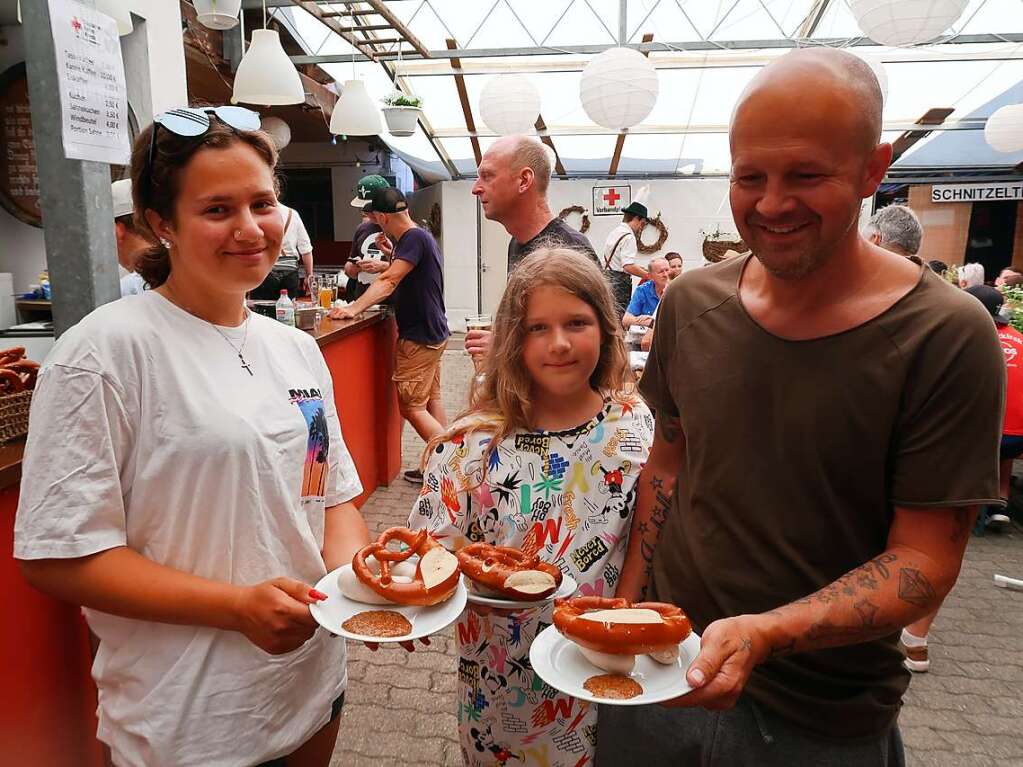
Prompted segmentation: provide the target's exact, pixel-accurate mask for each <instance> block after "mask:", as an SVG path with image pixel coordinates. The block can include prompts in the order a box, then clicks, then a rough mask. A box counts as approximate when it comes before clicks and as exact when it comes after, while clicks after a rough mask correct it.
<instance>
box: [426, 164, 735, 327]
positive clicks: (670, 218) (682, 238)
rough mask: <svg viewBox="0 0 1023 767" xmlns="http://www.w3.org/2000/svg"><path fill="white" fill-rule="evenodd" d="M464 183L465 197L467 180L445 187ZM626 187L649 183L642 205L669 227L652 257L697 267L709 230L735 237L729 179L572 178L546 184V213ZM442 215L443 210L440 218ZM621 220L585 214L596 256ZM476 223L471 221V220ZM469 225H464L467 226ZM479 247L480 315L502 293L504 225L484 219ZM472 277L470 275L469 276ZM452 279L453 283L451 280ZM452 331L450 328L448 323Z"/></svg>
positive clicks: (650, 235)
mask: <svg viewBox="0 0 1023 767" xmlns="http://www.w3.org/2000/svg"><path fill="white" fill-rule="evenodd" d="M456 183H457V184H468V186H466V188H465V194H467V195H468V194H469V189H470V188H471V183H470V182H445V184H444V186H445V187H448V186H454V185H455V184H456ZM625 183H628V184H630V185H631V186H632V195H633V198H635V196H636V194H637V192H638V191H639V189H640V188H641V187H642V186H644V185H649V187H650V196H649V199H648V201H647V203H648V204H647V207H648V209H649V210H650V214H651V215H652V216H655V215H657V212H658V211H660V213H661V220H662V221H664V223H665V225H666V226H667V227H668V239H667V241H666V242H665V244H664V246H663V247H662V248H661V250H659V251H658V252H657V253H656V254H654V255H660V256H663V255H664V254H666V253H668V252H669V251H673V250H674V251H677V252H679V253H681V254H682V258H683V261H684V263H685V268H686V269H693V268H697V267H699V266H702V265H703V264H704V263H705V262H704V258H703V240H704V237H705V236H706V233H709V232H713V231H714V230H715V229H716V228H720V231H721V232H727V233H735V231H736V229H735V225H734V224H733V222H732V212H731V209H730V208H729V206H728V180H727V179H724V178H721V179H717V178H708V179H658V180H651V181H642V182H636V181H633V182H615V181H604V180H594V179H572V180H558V179H555V180H553V181H552V182H551V186H550V189H549V190H548V195H547V196H548V200H549V202H550V206H551V212H552V213H553V214H554V215H557V214H558V212H559V211H561V210H562V209H564V208H567V207H569V206H572V205H582V206H583V207H585V208H586V209H587V210H591V209H592V207H593V206H592V197H593V187H594V186H604V185H608V184H616V185H618V186H622V185H624V184H625ZM444 202H445V206H446V205H447V203H448V196H447V195H445V198H444ZM446 213H447V211H446V210H445V217H446ZM620 221H621V216H593V215H590V228H589V230H588V231H587V232H586V237H587V238H588V239H589V240H590V243H591V244H592V245H593V249H594V250H595V251H596V252H597V254H598V255H600V254H601V252H602V251H603V249H604V242H605V240H606V239H607V237H608V235H609V234H610V232H611V230H612V229H614V227H615V226H617V225H618V223H619V222H620ZM569 223H570V224H571V225H572V226H575V227H578V226H580V225H581V219H580V217H579V216H578V215H573V216H571V217H570V218H569ZM473 225H475V221H473ZM467 226H468V224H467ZM481 231H482V234H481V245H482V251H483V263H484V266H485V272H484V281H483V311H485V312H493V311H494V310H495V309H496V308H497V304H498V302H499V301H500V298H501V294H502V293H503V292H504V285H505V282H506V280H507V276H508V275H507V264H508V260H507V259H508V241H509V239H510V237H509V236H508V233H507V232H506V231H505V230H504V227H503V226H501V225H500V224H498V223H496V222H494V221H488V220H486V219H485V218H484V219H483V221H482V226H481ZM656 235H657V232H656V230H655V229H653V228H652V227H648V228H647V229H646V231H645V232H644V233H643V240H644V242H648V243H652V242H653V241H654V240H655V239H656ZM465 239H470V240H472V241H473V244H475V237H474V233H473V232H472V231H469V230H468V229H466V230H465V231H464V232H462V233H461V234H460V235H459V237H458V240H459V241H464V240H465ZM457 279H458V281H459V283H460V284H459V289H460V290H466V291H468V290H469V288H470V286H469V285H468V284H465V277H464V276H462V275H458V276H457ZM473 279H475V274H474V275H473ZM454 281H455V280H452V282H454ZM452 326H453V327H454V324H453V325H452Z"/></svg>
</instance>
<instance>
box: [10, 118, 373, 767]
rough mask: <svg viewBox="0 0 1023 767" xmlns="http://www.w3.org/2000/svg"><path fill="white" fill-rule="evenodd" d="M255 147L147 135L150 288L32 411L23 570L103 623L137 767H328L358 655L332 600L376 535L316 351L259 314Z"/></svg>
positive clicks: (104, 670)
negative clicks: (332, 590) (325, 588)
mask: <svg viewBox="0 0 1023 767" xmlns="http://www.w3.org/2000/svg"><path fill="white" fill-rule="evenodd" d="M258 126H259V118H258V115H256V114H255V113H253V112H250V111H249V110H246V109H241V108H238V107H218V108H217V109H215V110H214V109H204V110H184V109H181V110H174V111H173V112H170V113H167V114H164V115H160V116H158V117H157V118H156V123H155V124H154V125H153V126H150V127H149V128H147V129H146V130H145V131H143V132H142V134H141V135H140V136H139V137H138V139H137V141H136V142H135V147H134V151H133V154H132V180H133V189H134V197H135V211H136V218H137V219H138V220H139V221H140V223H142V224H143V226H144V228H146V229H147V230H149V231H150V232H151V233H152V235H153V236H154V238H155V239H156V240H157V241H158V245H157V246H155V247H154V248H152V249H151V250H149V251H147V252H146V253H145V254H144V255H143V257H142V258H141V259H140V261H139V265H138V270H139V272H140V273H141V274H142V276H143V277H144V278H145V279H146V281H147V282H148V283H149V284H150V285H151V286H152V288H153V289H152V290H149V291H146V292H145V293H143V294H142V295H138V296H130V297H128V298H125V299H122V300H120V301H116V302H114V303H111V304H107V305H106V306H102V307H100V308H99V309H96V310H95V311H94V312H92V313H91V314H90V315H89V316H87V317H86V318H85V319H83V320H82V321H81V322H80V323H79V324H78V325H76V326H75V327H74V328H72V329H70V330H69V331H68V332H67V333H65V334H64V335H63V336H62V337H61V339H60V340H59V341H58V343H57V345H56V346H55V347H54V349H53V351H52V353H51V355H50V357H49V358H48V359H47V360H46V363H45V364H44V365H43V368H42V371H41V372H40V375H39V383H38V386H37V389H36V394H35V397H34V402H33V411H32V425H31V428H30V432H29V437H28V444H27V446H26V449H25V460H24V467H23V482H22V493H21V502H20V506H19V508H18V517H17V523H16V528H15V556H16V557H17V558H18V559H20V560H21V566H22V571H23V572H24V574H25V576H26V577H27V578H28V580H29V581H30V582H32V583H33V584H34V585H35V586H36V587H38V588H39V589H41V590H43V591H45V592H47V593H49V594H52V595H54V596H57V597H59V598H61V599H65V600H67V601H70V602H74V603H77V604H81V605H83V606H85V607H86V608H87V611H86V614H87V618H88V621H89V625H90V627H91V628H92V630H93V631H94V632H95V634H96V635H97V636H98V637H99V640H100V643H99V649H98V651H97V653H96V658H95V663H94V665H93V676H94V678H95V680H96V684H97V686H98V688H99V737H100V739H101V740H103V741H104V742H106V743H107V744H108V745H109V746H110V748H111V752H112V755H113V760H114V763H115V764H117V765H119V767H120V766H123V765H131V766H135V765H145V767H161V766H162V765H174V766H175V767H179V766H183V765H237V766H238V767H252V765H261V764H268V765H283V764H285V763H286V764H287V766H288V767H307V766H308V767H325V766H326V765H327V764H328V762H329V760H330V755H331V752H332V750H333V746H334V740H335V738H336V736H337V727H338V714H339V711H340V705H341V701H342V699H343V691H344V686H345V650H344V643H343V642H342V641H341V640H338V639H336V638H333V637H331V636H330V635H328V634H327V633H326V632H324V631H317V630H316V623H315V622H314V621H313V619H312V617H311V615H310V612H309V604H311V603H312V602H314V601H316V600H318V599H322V598H323V595H322V594H320V593H319V592H317V591H316V590H315V589H313V587H312V585H311V584H315V583H316V582H317V580H318V579H319V578H321V577H322V576H323V575H324V574H325V573H326V572H327V571H328V570H330V569H332V568H334V567H337V566H339V565H341V564H343V563H345V562H348V561H350V560H351V557H352V555H353V554H354V552H355V551H356V550H357V549H358V548H360V547H361V546H363V545H364V544H365V543H367V542H368V538H369V535H368V531H367V529H366V525H365V523H364V521H363V520H362V517H361V516H360V514H359V512H358V510H357V509H356V508H355V506H354V505H353V504H352V503H351V500H352V499H353V498H354V497H355V496H357V495H358V494H359V493H360V492H361V490H362V488H361V485H360V484H359V478H358V475H357V474H356V471H355V467H354V465H353V463H352V460H351V457H350V456H349V454H348V450H347V448H346V447H345V444H344V441H343V439H342V437H341V430H340V425H339V422H338V418H337V414H336V412H335V409H334V397H333V388H332V385H331V379H330V374H329V372H328V370H327V367H326V364H325V363H324V361H323V357H322V356H321V354H320V351H319V349H318V348H317V346H316V344H315V342H314V341H313V340H312V339H311V338H310V337H309V336H307V335H306V334H304V333H302V332H301V331H297V330H295V329H294V328H289V327H286V326H284V325H281V324H279V323H277V322H275V321H274V320H271V319H269V318H266V317H261V316H259V315H254V314H252V313H250V312H248V311H247V310H246V308H245V304H244V298H245V293H246V291H248V290H250V289H252V288H253V287H255V286H256V285H259V284H260V283H261V282H262V281H263V279H264V278H265V277H266V275H267V273H268V272H269V271H270V267H271V266H272V265H273V263H274V260H275V259H276V257H277V254H278V251H279V249H280V242H281V237H282V232H283V229H284V221H283V218H282V217H281V215H280V211H279V210H278V208H277V194H276V192H277V186H276V180H275V175H274V166H275V164H276V159H277V158H276V152H275V151H274V148H273V144H272V143H271V142H270V140H269V138H268V137H267V136H266V135H265V134H263V133H261V132H259V131H258ZM285 758H286V762H285V761H284V759H285Z"/></svg>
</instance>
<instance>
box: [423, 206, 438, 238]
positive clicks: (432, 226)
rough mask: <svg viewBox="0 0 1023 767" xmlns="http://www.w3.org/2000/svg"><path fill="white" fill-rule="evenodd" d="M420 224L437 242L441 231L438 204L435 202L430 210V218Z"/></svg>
mask: <svg viewBox="0 0 1023 767" xmlns="http://www.w3.org/2000/svg"><path fill="white" fill-rule="evenodd" d="M420 223H421V224H422V225H423V226H425V227H426V228H427V229H428V230H429V231H430V234H432V235H433V238H434V239H435V240H439V239H440V231H441V217H440V203H436V202H435V203H434V204H433V206H432V207H431V208H430V217H429V218H426V219H423V220H422V221H420Z"/></svg>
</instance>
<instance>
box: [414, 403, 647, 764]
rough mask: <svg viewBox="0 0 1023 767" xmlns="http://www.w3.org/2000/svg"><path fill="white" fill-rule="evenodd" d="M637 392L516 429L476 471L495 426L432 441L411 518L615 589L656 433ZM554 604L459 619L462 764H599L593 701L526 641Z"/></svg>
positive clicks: (453, 543)
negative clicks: (552, 672)
mask: <svg viewBox="0 0 1023 767" xmlns="http://www.w3.org/2000/svg"><path fill="white" fill-rule="evenodd" d="M653 429H654V422H653V417H652V416H651V414H650V411H649V409H647V407H646V405H644V404H643V403H642V402H641V401H640V400H638V399H637V400H635V401H629V402H628V403H626V404H619V403H617V402H613V401H610V400H608V401H605V403H604V407H603V409H602V410H601V412H600V413H599V414H597V415H596V416H595V417H594V418H593V419H592V420H590V421H589V422H588V423H586V424H584V425H582V426H580V427H577V428H575V429H570V430H567V431H561V432H526V431H522V432H516V433H514V434H512V435H510V436H508V437H507V438H505V439H504V440H503V441H502V443H501V444H500V445H499V446H498V448H497V450H496V451H495V452H494V454H493V456H492V458H491V460H490V466H489V469H488V471H487V479H486V481H484V482H482V483H481V482H480V480H481V478H482V475H483V472H482V460H483V453H484V450H485V449H486V447H487V445H488V444H489V443H490V435H489V434H487V433H485V432H476V433H474V434H471V435H469V436H467V437H458V438H456V439H454V440H452V441H450V442H446V443H443V444H441V445H439V446H438V447H437V449H436V450H435V452H434V453H433V455H431V456H430V459H429V463H428V465H427V467H426V471H425V472H424V477H423V482H424V484H423V492H422V494H421V495H420V497H419V498H418V499H417V501H416V505H415V507H414V508H413V510H412V514H411V517H410V518H409V527H411V528H412V529H420V528H424V527H425V528H427V529H428V530H430V531H431V532H432V533H433V534H434V535H435V536H436V537H437V538H438V540H440V542H441V543H443V544H444V545H445V546H446V547H447V548H449V549H451V550H457V549H460V548H462V547H463V546H465V545H467V544H469V543H472V542H475V541H486V542H487V543H493V544H497V545H500V546H514V547H516V548H520V549H522V550H523V551H526V552H527V553H530V554H533V553H538V554H539V555H540V557H541V558H542V559H544V560H545V561H547V562H550V563H552V564H555V565H557V566H558V567H560V568H561V570H562V572H564V573H566V574H568V575H571V576H572V577H573V578H575V580H576V581H577V582H578V583H579V591H578V592H577V593H579V594H595V595H603V596H611V595H612V594H613V593H614V588H615V584H616V582H617V581H618V576H619V573H620V571H621V566H622V560H623V559H624V558H625V547H626V544H627V539H628V533H629V524H630V522H631V518H632V510H633V508H634V507H635V501H636V490H637V488H636V480H637V478H638V477H639V472H640V469H641V468H642V467H643V464H644V462H645V461H646V459H647V455H648V454H649V452H650V445H651V444H652V442H653ZM551 610H552V606H551V605H550V604H548V605H547V606H545V607H541V608H532V609H525V610H521V611H519V612H516V613H513V614H511V615H509V616H503V615H496V614H491V615H480V614H478V613H475V612H473V611H472V610H469V609H466V610H465V611H464V612H463V613H462V615H461V616H460V617H459V619H458V623H457V625H456V633H457V641H458V652H459V661H458V723H459V737H460V739H461V745H462V755H463V759H464V761H465V764H467V765H472V766H473V767H476V766H477V765H495V764H497V765H515V766H516V767H518V766H520V765H530V766H531V767H582V766H583V765H592V763H593V752H594V744H595V742H596V721H597V710H596V707H595V706H591V705H590V704H589V703H586V702H585V701H579V700H576V699H575V698H571V697H569V696H567V695H564V694H563V693H560V692H558V691H557V690H555V689H553V688H552V687H550V686H549V685H547V684H545V683H544V682H543V681H542V680H541V679H540V678H539V677H537V676H535V675H534V674H533V669H532V667H531V666H530V663H529V647H530V644H531V643H532V641H533V638H534V637H535V636H536V635H537V634H539V633H540V632H541V631H543V630H544V629H545V628H547V627H548V626H549V625H551Z"/></svg>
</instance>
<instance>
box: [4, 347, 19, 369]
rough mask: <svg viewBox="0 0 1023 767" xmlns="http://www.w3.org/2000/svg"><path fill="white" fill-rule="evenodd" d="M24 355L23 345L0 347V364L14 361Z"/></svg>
mask: <svg viewBox="0 0 1023 767" xmlns="http://www.w3.org/2000/svg"><path fill="white" fill-rule="evenodd" d="M24 356H25V347H24V346H12V347H11V348H10V349H0V366H2V365H6V364H8V363H11V362H16V361H18V360H20V359H21V358H22V357H24Z"/></svg>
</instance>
